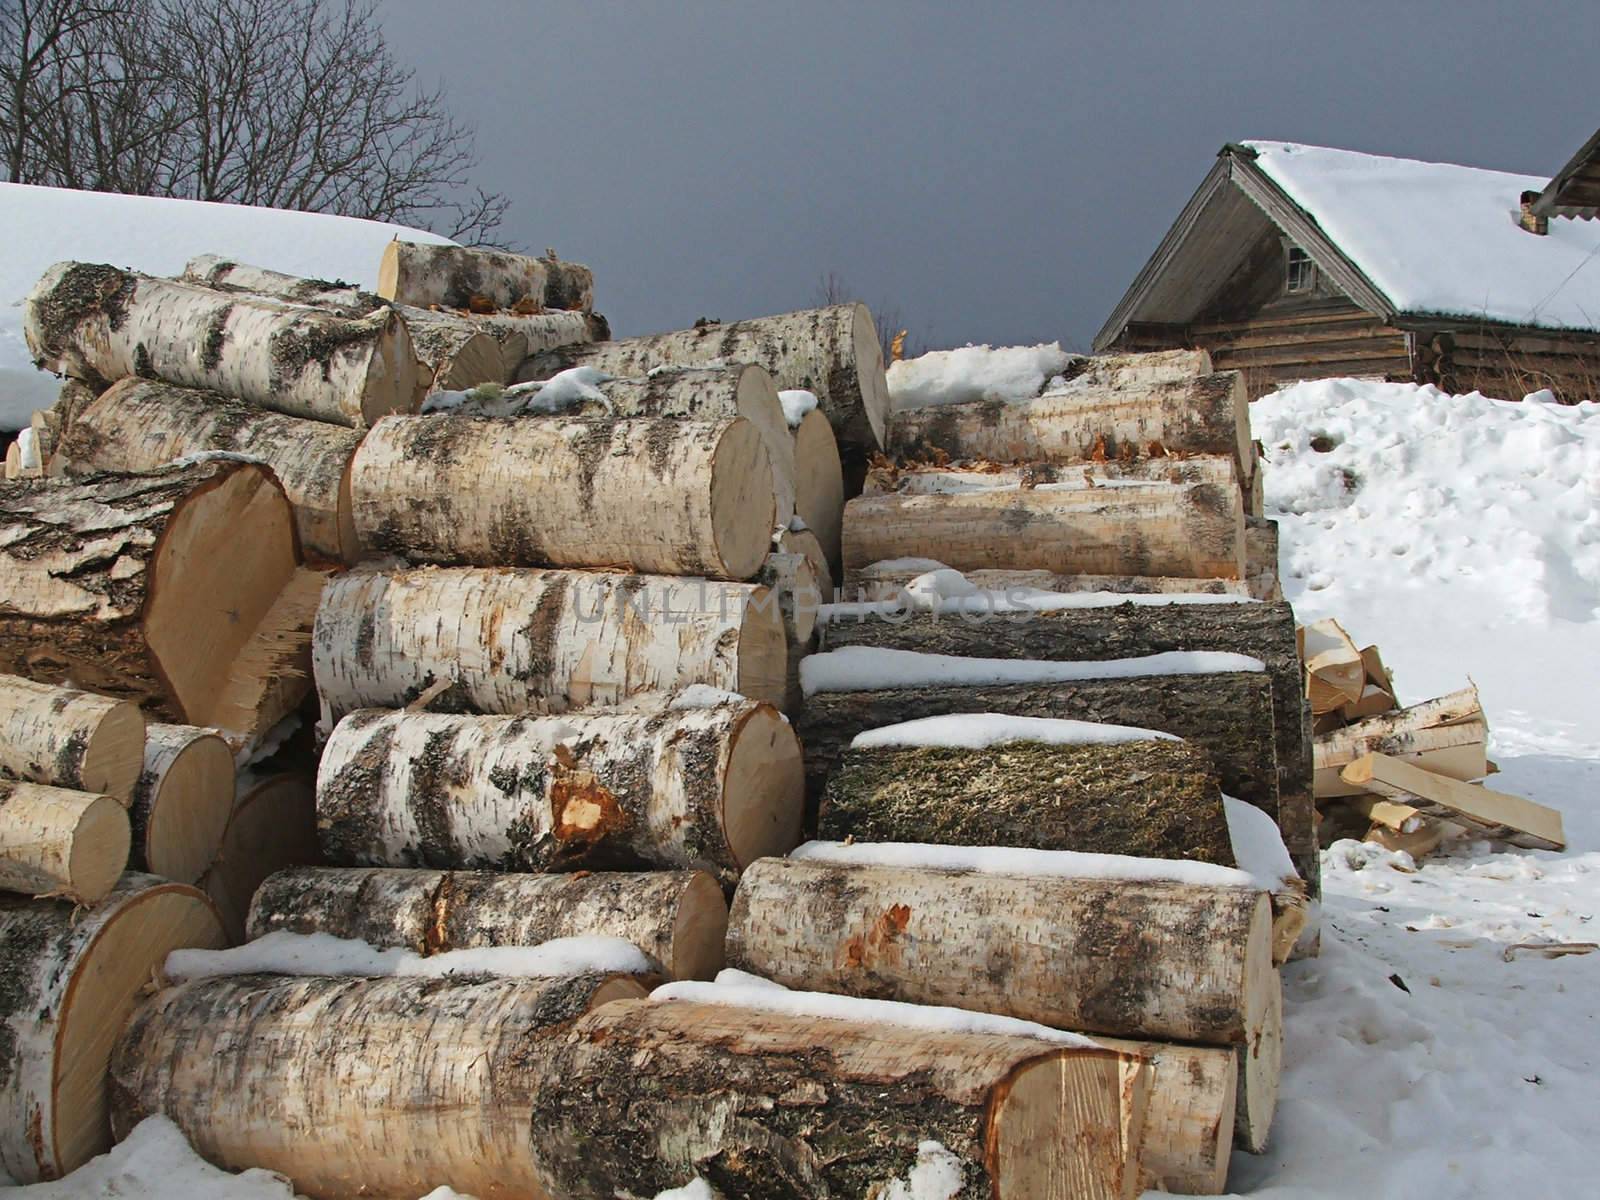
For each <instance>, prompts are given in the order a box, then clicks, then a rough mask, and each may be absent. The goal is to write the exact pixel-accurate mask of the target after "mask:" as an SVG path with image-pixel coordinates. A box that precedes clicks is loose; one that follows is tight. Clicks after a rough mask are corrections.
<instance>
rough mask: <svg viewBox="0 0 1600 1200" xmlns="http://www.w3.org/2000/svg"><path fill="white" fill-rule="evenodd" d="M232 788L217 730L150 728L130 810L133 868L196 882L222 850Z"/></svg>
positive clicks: (229, 760) (228, 755)
mask: <svg viewBox="0 0 1600 1200" xmlns="http://www.w3.org/2000/svg"><path fill="white" fill-rule="evenodd" d="M233 788H234V766H233V751H232V750H231V749H229V747H228V743H227V742H225V741H224V740H223V739H222V738H221V737H220V736H219V735H218V734H217V731H216V730H214V729H199V728H196V727H195V726H193V725H151V726H150V727H149V728H148V730H146V740H145V750H144V769H143V770H142V771H141V772H140V774H139V782H138V784H137V786H135V788H134V789H133V803H132V804H131V805H130V806H129V812H130V816H131V817H132V821H133V855H132V860H131V861H132V863H133V867H134V869H135V870H139V871H149V872H151V873H152V874H155V875H160V876H161V877H162V878H164V879H171V880H173V881H175V882H177V883H194V882H195V881H196V880H198V879H199V878H200V877H201V876H202V875H203V874H205V871H206V868H207V867H209V866H210V865H211V863H212V861H213V860H214V859H215V858H216V857H217V854H218V852H219V851H220V850H221V848H222V838H223V832H224V831H225V830H226V829H227V826H228V815H229V813H231V812H232V811H233Z"/></svg>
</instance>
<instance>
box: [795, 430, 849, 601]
mask: <svg viewBox="0 0 1600 1200" xmlns="http://www.w3.org/2000/svg"><path fill="white" fill-rule="evenodd" d="M793 436H794V511H795V513H796V514H797V515H798V516H799V517H800V519H801V520H802V521H804V522H805V526H806V528H807V529H809V530H810V531H811V532H812V533H813V534H815V535H816V538H817V542H818V543H819V544H820V545H821V547H822V552H823V554H824V555H826V556H827V560H828V569H829V574H830V581H831V580H832V579H837V578H838V577H839V531H840V529H841V528H842V526H843V524H844V468H843V466H842V465H841V463H840V460H839V442H838V440H837V439H836V438H835V437H834V436H833V426H831V425H829V424H828V418H827V417H825V416H823V415H822V413H821V412H819V411H818V410H816V409H812V410H811V411H810V412H808V413H806V415H805V416H804V417H802V418H801V419H800V424H798V425H796V426H795V428H794V434H793Z"/></svg>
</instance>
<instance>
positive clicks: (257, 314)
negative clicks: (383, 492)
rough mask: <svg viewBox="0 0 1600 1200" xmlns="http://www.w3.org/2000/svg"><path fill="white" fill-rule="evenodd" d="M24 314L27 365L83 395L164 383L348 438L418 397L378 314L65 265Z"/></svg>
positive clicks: (411, 373)
mask: <svg viewBox="0 0 1600 1200" xmlns="http://www.w3.org/2000/svg"><path fill="white" fill-rule="evenodd" d="M24 311H25V322H26V323H25V327H24V332H25V333H26V335H27V338H28V346H29V349H30V350H31V351H32V352H33V355H34V358H35V360H36V361H37V362H39V363H40V365H41V366H43V367H44V368H45V369H46V370H51V371H56V372H59V373H62V374H67V375H72V376H74V377H77V378H82V379H85V380H87V381H89V382H91V383H101V384H104V383H110V382H112V381H114V380H117V379H121V378H123V377H124V376H128V375H138V376H141V377H144V378H155V379H162V380H165V381H166V382H168V383H175V384H179V385H180V386H183V387H195V388H205V389H208V390H211V391H217V392H221V393H223V394H224V395H227V396H232V397H234V398H235V399H239V400H245V401H248V402H250V403H251V404H256V405H260V406H261V407H262V408H268V409H272V410H274V411H276V412H283V413H288V414H289V415H290V416H294V417H307V418H311V419H314V420H320V421H330V422H332V423H334V424H336V425H349V426H352V427H355V428H358V429H359V428H363V427H365V426H366V425H369V424H371V423H372V422H373V421H375V420H376V419H377V418H378V417H380V416H383V415H384V414H386V413H395V412H412V411H414V410H415V408H416V406H417V404H418V403H419V402H420V401H421V399H422V393H423V391H424V390H425V383H426V381H425V380H423V379H422V378H421V377H420V376H419V375H418V373H417V364H416V356H415V354H414V353H413V352H412V348H411V338H410V335H409V334H408V333H407V331H406V327H405V324H404V322H402V321H401V319H400V317H399V316H398V314H396V313H394V312H392V311H389V310H388V309H384V310H382V311H378V312H374V313H373V314H371V315H370V316H366V317H355V318H352V317H345V316H342V315H340V314H338V313H334V312H328V311H326V310H322V309H315V308H308V307H302V306H298V305H294V304H289V303H286V302H283V301H277V300H270V299H266V298H263V297H247V296H239V295H235V294H232V293H228V292H217V291H212V290H210V289H208V288H202V287H196V286H195V285H193V284H189V283H181V282H176V281H174V280H169V279H157V278H154V277H152V276H148V275H139V274H137V273H135V272H131V271H120V270H117V269H116V268H115V267H107V266H98V265H94V264H89V263H73V262H65V263H57V264H56V265H55V266H53V267H51V268H50V269H49V270H48V271H47V272H45V274H44V276H43V278H41V279H40V280H39V283H38V284H37V285H36V286H35V288H34V290H33V291H32V292H31V293H30V294H29V296H28V300H27V303H26V305H25V310H24Z"/></svg>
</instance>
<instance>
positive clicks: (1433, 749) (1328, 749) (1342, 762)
mask: <svg viewBox="0 0 1600 1200" xmlns="http://www.w3.org/2000/svg"><path fill="white" fill-rule="evenodd" d="M1354 728H1356V726H1354V725H1351V726H1347V727H1346V729H1343V730H1340V731H1339V733H1341V734H1342V733H1346V732H1348V731H1349V730H1350V729H1354ZM1335 736H1337V735H1335ZM1488 737H1489V727H1488V726H1487V725H1485V724H1484V723H1483V722H1482V721H1466V722H1462V723H1460V724H1455V725H1440V726H1436V727H1432V728H1426V729H1417V730H1411V731H1407V730H1401V731H1397V732H1393V733H1379V734H1374V735H1373V736H1369V737H1362V738H1358V739H1356V740H1354V741H1350V740H1345V739H1340V740H1333V739H1332V738H1319V739H1318V740H1317V741H1316V743H1315V744H1314V745H1313V747H1312V761H1313V763H1314V771H1313V775H1312V788H1313V790H1314V791H1315V793H1316V795H1317V796H1318V797H1319V798H1330V797H1336V796H1357V795H1360V794H1361V791H1362V789H1361V788H1359V787H1357V786H1355V785H1354V784H1352V783H1350V782H1349V781H1347V780H1346V779H1344V778H1343V776H1342V774H1341V772H1342V771H1343V770H1344V768H1346V767H1348V766H1349V765H1350V764H1351V763H1353V762H1355V761H1356V760H1357V759H1359V758H1361V757H1362V756H1363V755H1366V754H1387V755H1389V756H1390V757H1391V758H1399V759H1404V760H1405V761H1407V762H1409V763H1413V764H1415V765H1417V766H1419V767H1422V768H1424V769H1425V770H1427V771H1430V772H1432V773H1433V774H1435V775H1444V776H1448V777H1449V778H1451V779H1459V780H1461V781H1463V782H1466V781H1467V780H1472V779H1482V778H1483V777H1484V776H1485V775H1487V774H1488V773H1489V763H1488V759H1486V758H1485V757H1484V750H1485V747H1486V745H1487V741H1488Z"/></svg>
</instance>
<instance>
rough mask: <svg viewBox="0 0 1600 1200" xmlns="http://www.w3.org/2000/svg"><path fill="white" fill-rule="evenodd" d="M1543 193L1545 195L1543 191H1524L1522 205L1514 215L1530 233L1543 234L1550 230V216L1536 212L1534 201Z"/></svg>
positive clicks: (1519, 223)
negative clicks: (1539, 214)
mask: <svg viewBox="0 0 1600 1200" xmlns="http://www.w3.org/2000/svg"><path fill="white" fill-rule="evenodd" d="M1541 195H1543V193H1542V192H1523V193H1522V207H1521V209H1520V210H1519V211H1518V212H1516V213H1514V214H1512V215H1513V216H1514V217H1515V219H1516V222H1517V224H1518V225H1519V226H1521V227H1522V228H1523V229H1526V230H1527V231H1528V232H1529V233H1537V234H1540V235H1541V236H1542V235H1544V234H1547V233H1549V232H1550V218H1549V217H1545V216H1537V215H1535V214H1534V211H1533V205H1534V201H1536V200H1538V199H1539V197H1540V196H1541Z"/></svg>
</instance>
